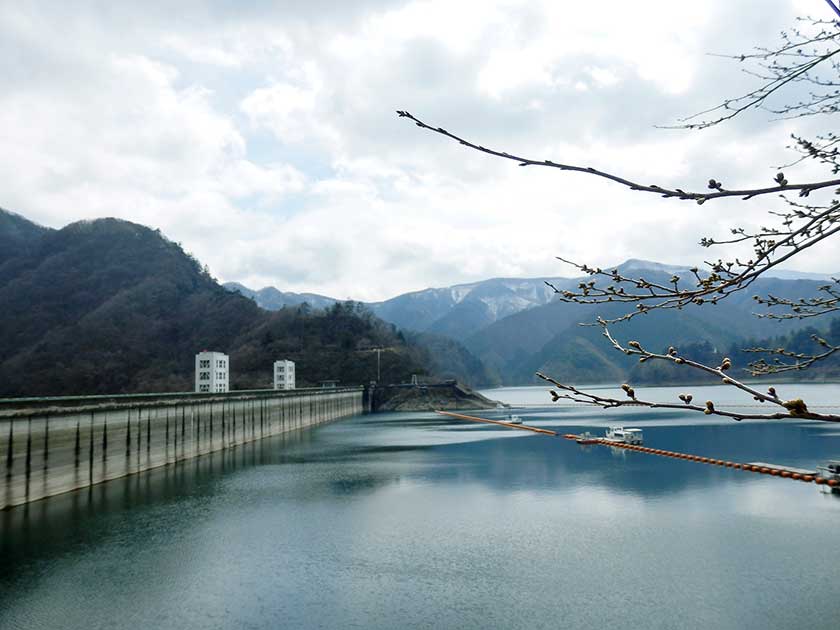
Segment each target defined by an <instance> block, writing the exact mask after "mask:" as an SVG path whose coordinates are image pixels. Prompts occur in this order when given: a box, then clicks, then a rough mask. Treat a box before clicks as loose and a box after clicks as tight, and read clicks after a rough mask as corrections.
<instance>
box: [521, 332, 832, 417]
mask: <svg viewBox="0 0 840 630" xmlns="http://www.w3.org/2000/svg"><path fill="white" fill-rule="evenodd" d="M598 323H599V324H600V325H601V326H602V328H603V335H604V336H605V337H606V338H607V339H608V340H609V342H610V344H611V345H612V346H613V348H615V349H616V350H618V351H620V352H623V353H624V354H627V355H631V356H638V357H639V361H640V362H642V363H644V362H646V361H665V362H668V363H671V364H674V365H678V366H681V367H684V368H687V369H694V370H699V371H701V372H705V373H707V374H711V375H713V376H716V377H718V378H720V379H721V381H722V382H723V383H724V384H725V385H730V386H732V387H735V388H737V389H739V390H741V391H743V392H745V393H747V394H749V395H751V396H752V397H753V400H756V401H758V402H760V403H769V404H771V405H775V406H776V407H779V408H781V409H784V411H778V412H776V413H738V412H734V411H727V410H721V409H718V408H716V407H715V404H714V402H713V401H711V400H708V401H706V403H705V404H704V405H702V406H701V405H697V404H694V403H693V402H692V401H693V399H694V397H693V396H692V395H691V394H680V395H679V399H680V400H681V401H682V404H679V403H662V402H653V401H649V400H644V399H641V398H639V397H638V396H637V395H636V390H635V389H634V388H633V387H631V386H630V385H627V384H624V385H622V386H621V388H622V390H624V393H625V394H626V395H627V398H626V399H624V400H620V399H617V398H611V397H607V396H601V395H600V394H595V393H592V392H586V391H583V390H580V389H578V388H576V387H574V386H573V385H569V384H566V383H561V382H559V381H557V380H555V379H553V378H551V377H550V376H546V375H545V374H542V373H541V372H537V376H538V377H539V378H541V379H543V380H544V381H547V382H549V383H551V384H552V385H554V386H556V387H557V388H558V389H560V390H562V391H563V392H564V393H558V392H557V391H554V390H552V391H551V398H552V400H553V401H554V402H557V401H558V400H560V399H565V400H571V401H573V402H577V403H583V404H587V405H593V406H596V407H601V408H604V409H612V408H616V407H628V406H635V407H649V408H651V409H690V410H692V411H699V412H702V413H705V414H706V415H716V416H723V417H726V418H732V419H733V420H782V419H791V418H797V419H804V420H820V421H823V422H840V415H836V414H822V413H816V412H814V411H810V410H809V409H808V406H807V404H806V403H805V402H804V401H803V400H802V399H801V398H796V399H791V400H783V399H781V398H779V396H778V395H777V393H776V390H775V388H773V387H771V388H769V389H768V391H767V392H762V391H760V390H758V389H755V388H754V387H750V386H749V385H746V384H745V383H743V382H741V381H740V380H738V379H736V378H734V377H733V376H731V375H730V374H729V373H728V372H729V371H730V370H731V369H732V363H731V361H730V360H729V359H728V358H724V359H723V361H722V362H721V364H720V365H719V366H718V367H711V366H708V365H704V364H702V363H700V362H698V361H693V360H691V359H689V358H687V357H684V356H681V355H680V354H679V352H678V351H677V349H676V348H673V347H671V348H669V349H668V352H667V353H666V354H662V353H657V352H651V351H649V350H647V349H645V348H644V347H642V345H641V344H640V343H639V342H638V341H629V342H627V344H626V345H622V344H621V343H619V342H618V341H617V340H616V339H615V338H614V337H613V336H612V334H611V333H610V331H609V328H608V326H607V322H605V321H604V320H599V322H598Z"/></svg>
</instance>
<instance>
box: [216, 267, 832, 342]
mask: <svg viewBox="0 0 840 630" xmlns="http://www.w3.org/2000/svg"><path fill="white" fill-rule="evenodd" d="M603 269H605V270H609V269H618V270H619V271H620V272H621V273H622V274H624V275H626V276H630V277H640V276H644V275H645V274H649V275H650V274H680V273H685V272H687V271H688V270H689V267H688V266H682V265H669V264H665V263H660V262H655V261H651V260H641V259H637V258H631V259H629V260H627V261H625V262H623V263H622V264H620V265H617V266H615V267H603ZM765 277H766V278H767V279H770V278H778V279H782V280H818V281H827V280H830V279H831V275H829V274H815V273H806V272H799V271H786V270H781V271H775V270H771V271H769V272H767V273H766V274H765ZM580 280H581V278H579V277H578V278H559V277H553V278H552V277H543V278H491V279H489V280H482V281H479V282H470V283H465V284H456V285H453V286H450V287H439V288H430V289H423V290H421V291H412V292H411V293H404V294H402V295H398V296H396V297H393V298H391V299H389V300H383V301H381V302H371V303H368V304H367V306H368V307H370V309H371V310H372V311H373V312H374V313H375V314H376V315H377V316H379V317H381V318H382V319H384V320H385V321H387V322H391V323H392V324H395V325H396V326H398V327H400V328H403V329H406V330H414V331H417V332H431V333H437V334H442V335H446V336H448V337H452V338H454V339H458V340H465V339H467V338H468V337H470V336H471V335H473V334H475V333H476V332H478V331H479V330H481V329H483V328H486V327H487V326H490V325H491V324H494V323H495V322H498V321H500V320H502V319H505V318H506V317H509V316H511V315H515V314H517V313H521V312H523V311H527V310H529V309H532V308H536V307H541V306H545V305H546V304H549V303H551V302H553V301H554V297H555V294H554V290H553V289H552V288H551V287H549V286H548V284H546V283H547V282H548V283H551V284H553V285H554V286H556V287H557V288H558V289H561V290H563V289H567V288H572V287H576V286H577V284H578V283H579V282H580ZM225 286H226V287H228V288H229V289H231V290H236V291H239V292H240V293H242V294H243V295H246V296H248V297H251V298H253V299H254V300H255V301H256V302H257V304H258V305H260V306H261V307H262V308H265V309H269V310H276V309H280V308H283V306H296V305H298V304H302V303H303V302H307V303H309V305H310V306H312V307H313V308H325V307H328V306H330V305H331V304H334V303H335V302H337V301H338V300H336V299H335V298H331V297H327V296H323V295H317V294H314V293H288V292H283V291H279V290H277V289H275V288H274V287H266V288H264V289H260V290H259V291H254V290H252V289H249V288H247V287H244V286H243V285H241V284H238V283H235V282H228V283H226V284H225Z"/></svg>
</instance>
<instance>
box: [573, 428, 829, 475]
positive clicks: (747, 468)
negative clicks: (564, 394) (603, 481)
mask: <svg viewBox="0 0 840 630" xmlns="http://www.w3.org/2000/svg"><path fill="white" fill-rule="evenodd" d="M563 437H564V438H566V439H567V440H577V439H578V436H577V435H575V434H574V433H566V434H565V435H563ZM594 443H595V444H600V445H601V446H612V447H614V448H624V449H627V450H629V451H638V452H640V453H648V454H650V455H660V456H661V457H673V458H675V459H684V460H686V461H691V462H697V463H700V464H708V465H710V466H723V467H725V468H734V469H736V470H743V471H744V472H754V473H758V474H760V475H770V476H772V477H779V478H781V479H793V480H794V481H804V482H806V483H811V482H813V483H815V484H817V485H820V486H821V485H826V486H829V487H830V488H838V487H840V481H837V480H836V479H824V478H823V477H820V476H819V475H803V474H800V473H795V472H791V471H789V470H780V469H778V468H768V467H766V466H756V465H754V464H740V463H738V462H729V461H724V460H722V459H714V458H711V457H700V456H699V455H690V454H689V453H678V452H676V451H666V450H663V449H660V448H649V447H647V446H639V445H638V444H624V443H623V442H613V441H612V440H607V439H605V438H598V439H597V440H595V441H594Z"/></svg>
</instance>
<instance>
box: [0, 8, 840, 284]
mask: <svg viewBox="0 0 840 630" xmlns="http://www.w3.org/2000/svg"><path fill="white" fill-rule="evenodd" d="M333 4H334V3H332V4H331V7H332V10H329V11H328V10H325V7H324V6H323V3H319V2H316V1H313V2H311V3H306V4H305V5H304V4H301V3H280V4H278V5H268V6H265V7H250V8H248V9H242V10H237V11H233V12H231V11H228V10H227V9H226V8H224V7H223V6H221V5H220V6H217V7H214V6H213V5H207V7H206V8H205V10H203V11H201V12H197V13H196V14H194V15H193V16H192V17H191V19H190V20H187V19H180V18H177V17H173V16H172V15H171V10H170V9H168V8H167V7H166V5H164V4H160V5H158V4H156V3H151V4H149V6H145V7H144V9H143V10H141V9H140V8H138V7H133V5H122V6H120V7H116V8H113V9H112V10H109V11H94V10H93V9H89V10H87V9H85V8H84V7H82V8H79V7H75V8H74V9H73V11H69V12H62V11H61V10H56V9H54V8H53V6H52V5H47V4H44V5H40V4H37V3H25V4H22V3H21V4H7V5H5V6H4V7H2V8H0V73H2V78H3V80H4V90H3V91H2V93H0V142H2V151H0V168H2V169H3V171H4V172H6V173H13V174H14V177H11V178H9V179H8V181H7V182H5V184H4V189H3V192H2V197H0V205H2V206H3V207H9V208H12V209H15V210H17V211H20V212H22V213H23V214H24V215H27V216H30V217H32V218H33V219H35V220H38V221H41V222H44V223H47V224H50V225H53V226H60V225H63V224H64V223H66V222H69V221H73V220H76V219H80V218H90V217H95V216H119V217H123V218H126V219H131V220H135V221H138V222H142V223H146V224H148V225H151V226H153V227H160V228H161V229H163V231H164V232H165V233H167V234H168V235H169V236H170V237H172V238H173V239H175V240H179V241H182V242H183V243H184V245H185V247H186V248H187V249H189V250H191V251H193V252H194V253H196V254H197V255H198V256H199V258H200V259H201V260H202V261H203V262H206V263H208V264H209V266H210V268H211V270H212V271H213V272H214V273H215V274H216V275H217V276H219V277H220V278H222V279H224V280H238V281H242V282H244V283H246V284H254V285H262V284H273V285H276V286H278V287H279V288H281V289H285V290H296V291H314V292H319V293H326V294H332V295H335V296H337V297H353V298H357V299H379V298H385V297H390V296H391V295H395V294H397V293H401V292H403V291H407V290H412V289H420V288H423V287H426V286H441V285H449V284H453V283H456V282H461V281H469V280H475V279H480V278H485V277H490V276H494V275H506V276H516V275H523V276H525V275H548V274H554V273H557V272H560V271H565V269H564V268H563V267H561V266H560V265H559V264H558V263H557V262H556V261H555V260H554V256H555V255H558V254H562V255H564V256H569V257H572V258H578V259H581V260H585V261H592V262H595V263H597V264H610V263H615V262H618V261H620V260H621V259H623V258H626V257H631V256H632V257H639V258H658V259H661V260H663V261H665V262H680V263H685V262H695V261H697V260H698V259H700V258H702V257H704V256H706V255H707V254H708V252H707V251H705V250H702V249H701V248H699V246H697V245H696V241H697V240H698V238H699V237H700V236H701V235H705V234H714V233H720V232H725V230H727V229H728V228H729V227H731V225H732V224H735V223H738V222H739V221H745V222H747V223H751V224H758V223H759V222H760V221H761V219H762V218H763V217H764V216H765V215H764V212H765V211H766V209H767V206H766V205H764V204H760V203H755V204H740V203H737V202H734V203H728V204H727V203H720V204H714V205H713V204H707V205H706V206H704V207H703V211H702V212H699V211H698V208H697V207H696V206H694V205H692V204H680V203H678V202H674V201H666V200H660V199H658V198H655V197H645V196H640V195H638V194H634V193H632V192H630V191H628V190H626V189H622V188H620V187H617V186H616V185H614V184H611V183H609V182H605V181H600V180H596V179H594V178H591V177H587V176H584V175H574V174H568V173H558V172H553V171H550V170H547V169H539V168H527V169H524V168H520V167H518V166H516V164H515V163H513V162H503V161H500V160H497V159H493V158H490V157H487V156H484V155H480V154H478V153H475V152H471V151H469V150H466V149H465V148H463V147H461V146H459V145H458V144H457V143H454V142H451V141H449V140H446V139H444V138H441V137H438V136H435V135H432V134H430V133H428V132H423V131H421V130H419V129H417V128H415V127H413V126H412V125H410V124H407V123H406V121H404V120H400V119H397V117H396V116H395V114H394V110H396V109H404V108H408V109H410V110H412V111H413V112H414V113H416V114H418V115H420V116H421V117H422V118H425V119H428V121H429V122H430V123H434V124H436V125H438V124H439V125H443V126H445V127H446V128H447V129H450V130H452V131H454V132H457V133H461V134H463V135H465V136H467V137H469V138H470V139H474V140H476V141H478V142H480V143H483V144H486V145H488V146H495V147H498V148H501V149H504V150H508V151H515V152H518V153H521V154H524V155H528V156H535V157H540V158H552V159H556V160H561V161H568V162H572V161H574V162H580V163H583V164H586V165H592V166H596V167H599V168H604V169H608V170H613V171H617V172H621V173H623V174H627V175H629V176H632V177H635V178H638V179H640V180H642V181H645V182H649V181H656V183H660V184H663V185H668V184H671V185H687V184H686V182H688V184H690V185H691V186H693V187H694V188H702V187H703V186H704V185H705V182H706V180H707V179H708V178H709V177H711V176H714V177H716V178H718V179H722V180H723V181H725V182H726V183H730V182H731V183H732V184H733V185H735V184H738V185H748V184H753V183H755V182H764V181H766V180H767V178H768V176H772V171H771V170H769V169H768V168H767V167H768V165H772V164H775V163H781V162H783V161H784V159H785V156H784V153H783V146H784V144H785V143H786V142H787V136H788V134H789V132H790V131H791V130H792V129H793V128H794V127H793V125H797V126H799V125H811V124H812V123H810V122H808V121H801V122H796V123H785V124H776V125H768V124H767V123H766V121H765V118H764V117H762V116H761V115H760V114H757V115H752V116H746V117H744V118H742V119H739V120H736V121H733V123H732V124H730V125H727V126H725V127H721V128H719V129H713V130H710V131H707V132H704V133H687V132H675V131H667V130H661V129H655V128H654V127H653V125H656V124H667V123H670V122H673V121H674V119H675V118H676V117H677V116H679V115H685V114H688V113H693V112H694V111H699V110H700V109H703V108H704V107H707V106H708V105H710V104H714V103H716V102H719V101H720V99H721V98H722V97H724V96H731V95H732V94H733V93H738V92H739V91H742V90H743V89H744V88H745V86H746V85H747V81H748V79H747V80H745V78H744V77H743V76H742V75H741V74H740V73H739V69H738V68H737V67H736V66H735V65H733V63H732V62H728V61H725V60H721V59H718V58H714V57H708V56H706V53H708V52H739V51H740V50H741V49H742V48H743V47H744V46H745V45H746V46H749V45H751V44H753V43H755V44H761V43H766V44H771V45H772V43H773V42H774V41H776V34H777V32H778V30H780V29H781V28H783V27H785V26H787V25H789V24H791V16H792V15H793V12H794V10H795V9H796V7H794V4H793V3H790V2H787V1H786V0H775V1H774V2H771V3H770V4H769V5H768V4H766V3H763V4H762V10H761V11H760V12H758V11H754V10H751V9H750V7H745V6H741V5H730V4H728V3H724V2H722V1H716V2H710V3H673V2H668V1H666V0H657V1H656V2H645V3H635V4H634V3H611V4H609V5H608V8H607V9H605V8H604V7H605V5H603V4H593V3H589V4H586V3H583V4H581V3H557V2H548V1H544V2H514V1H511V0H494V1H487V2H480V3H478V2H449V1H446V2H444V1H442V0H440V1H438V0H433V1H426V0H423V1H420V0H417V1H413V2H405V1H399V0H392V1H384V0H383V1H382V2H377V1H373V0H371V1H370V2H358V3H346V4H345V3H342V5H341V6H332V5H333ZM126 25H130V26H126ZM61 42H72V46H70V45H64V44H62V43H61ZM663 244H665V246H663ZM828 250H831V251H828ZM828 250H827V249H826V248H823V251H822V252H821V255H819V256H814V257H811V258H808V259H807V262H808V264H809V266H811V268H813V269H815V270H822V271H836V270H837V269H840V254H837V253H836V252H835V251H833V250H832V249H831V248H828Z"/></svg>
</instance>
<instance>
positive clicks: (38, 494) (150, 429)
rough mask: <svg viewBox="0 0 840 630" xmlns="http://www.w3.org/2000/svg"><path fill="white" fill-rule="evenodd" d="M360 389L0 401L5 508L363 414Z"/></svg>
mask: <svg viewBox="0 0 840 630" xmlns="http://www.w3.org/2000/svg"><path fill="white" fill-rule="evenodd" d="M363 393H364V390H363V388H362V387H336V388H329V389H320V388H319V389H296V390H251V391H235V392H226V393H210V394H196V393H178V394H130V395H124V396H123V395H119V396H79V397H56V398H26V399H23V398H19V399H0V457H2V466H3V468H2V473H0V474H2V476H0V509H3V508H8V507H11V506H14V505H20V504H23V503H28V502H30V501H35V500H38V499H42V498H44V497H48V496H53V495H56V494H61V493H63V492H68V491H70V490H76V489H79V488H84V487H87V486H92V485H94V484H97V483H101V482H103V481H107V480H109V479H116V478H119V477H124V476H126V475H131V474H134V473H138V472H142V471H144V470H149V469H152V468H157V467H159V466H165V465H167V464H173V463H175V462H178V461H182V460H186V459H191V458H194V457H198V456H200V455H204V454H206V453H212V452H215V451H220V450H223V449H226V448H232V447H235V446H237V445H238V444H244V443H247V442H252V441H255V440H259V439H262V438H265V437H269V436H271V435H276V434H278V433H283V432H285V431H291V430H294V429H299V428H304V427H309V426H313V425H316V424H321V423H324V422H329V421H331V420H335V419H338V418H343V417H347V416H352V415H356V414H360V413H362V412H363Z"/></svg>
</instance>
